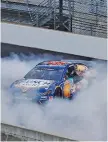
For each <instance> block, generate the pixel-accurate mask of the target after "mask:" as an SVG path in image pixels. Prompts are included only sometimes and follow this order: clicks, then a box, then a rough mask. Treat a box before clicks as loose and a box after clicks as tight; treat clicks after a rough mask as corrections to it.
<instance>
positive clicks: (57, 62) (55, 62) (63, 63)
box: [48, 61, 66, 65]
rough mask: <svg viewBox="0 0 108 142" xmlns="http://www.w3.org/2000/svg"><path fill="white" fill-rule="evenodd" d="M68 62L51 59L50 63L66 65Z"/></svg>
mask: <svg viewBox="0 0 108 142" xmlns="http://www.w3.org/2000/svg"><path fill="white" fill-rule="evenodd" d="M65 64H66V62H61V61H49V62H48V65H65Z"/></svg>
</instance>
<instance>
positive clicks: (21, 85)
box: [10, 60, 92, 104]
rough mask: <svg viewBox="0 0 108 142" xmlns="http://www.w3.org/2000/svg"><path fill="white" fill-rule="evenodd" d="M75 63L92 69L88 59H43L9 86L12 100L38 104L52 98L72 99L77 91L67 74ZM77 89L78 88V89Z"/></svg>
mask: <svg viewBox="0 0 108 142" xmlns="http://www.w3.org/2000/svg"><path fill="white" fill-rule="evenodd" d="M75 65H82V66H85V67H86V68H87V69H89V70H92V67H91V66H90V65H89V61H88V62H87V61H85V62H84V61H82V62H81V61H79V62H78V61H74V60H71V61H68V60H61V61H44V62H41V63H39V64H37V65H36V66H35V67H34V68H33V69H32V70H30V71H29V72H28V73H27V74H26V75H25V76H24V78H22V79H20V80H16V81H15V82H14V83H12V84H11V86H10V92H11V95H12V98H13V100H29V101H33V102H36V103H39V104H43V103H46V102H48V101H52V100H53V99H54V98H63V99H64V98H66V99H69V100H72V99H73V98H74V96H75V94H76V92H77V87H75V83H74V81H73V78H71V79H70V78H69V76H68V75H67V74H68V72H69V70H70V68H72V67H73V66H75ZM78 91H79V90H78Z"/></svg>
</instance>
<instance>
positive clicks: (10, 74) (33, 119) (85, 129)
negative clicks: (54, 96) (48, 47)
mask: <svg viewBox="0 0 108 142" xmlns="http://www.w3.org/2000/svg"><path fill="white" fill-rule="evenodd" d="M1 51H2V53H1V54H2V57H8V55H9V53H10V52H11V51H13V52H15V53H16V54H17V55H18V54H19V53H20V52H22V53H24V54H25V55H27V56H24V55H21V56H20V59H21V60H20V59H19V56H17V55H16V54H13V55H12V56H11V57H8V58H2V90H1V92H2V122H4V123H8V124H12V125H19V124H20V125H21V124H22V125H24V126H25V127H26V128H29V129H34V130H40V131H43V132H46V133H52V134H53V133H54V134H57V135H58V134H59V135H61V136H66V137H68V138H71V139H77V140H106V136H107V135H106V118H107V117H106V114H107V113H106V112H107V110H106V100H107V99H106V88H107V86H106V84H107V83H106V79H105V78H106V69H105V68H106V61H101V64H99V65H98V66H97V67H96V68H98V69H99V72H101V73H102V75H100V74H99V76H98V80H96V81H95V82H94V84H93V86H92V87H91V88H89V89H88V90H87V91H85V92H84V93H83V94H80V95H79V96H78V97H77V99H76V100H75V101H74V102H71V103H69V102H67V101H64V100H56V101H54V102H52V103H49V105H48V106H47V107H45V108H44V109H41V108H40V107H39V106H37V105H33V104H31V103H28V104H24V103H21V104H20V105H19V106H16V107H13V108H10V107H9V106H8V105H7V100H8V98H7V94H8V92H7V88H8V87H9V84H11V83H12V82H13V81H14V80H16V79H19V78H21V77H22V76H23V75H24V74H25V73H26V72H28V71H29V70H30V69H31V68H32V67H33V66H34V65H35V64H36V63H37V62H40V61H42V60H47V59H55V57H56V59H66V58H67V59H80V58H81V57H78V56H75V55H65V54H62V53H54V52H51V51H49V52H47V51H42V50H41V51H40V50H33V49H30V48H27V49H26V50H25V49H24V48H23V47H19V46H14V45H7V44H3V43H2V50H1ZM28 52H32V53H34V54H35V55H33V54H32V55H30V54H28ZM39 53H41V54H39ZM81 59H87V60H91V59H90V58H85V57H82V58H81ZM103 75H104V76H103ZM99 78H101V80H100V79H99ZM100 82H101V83H100Z"/></svg>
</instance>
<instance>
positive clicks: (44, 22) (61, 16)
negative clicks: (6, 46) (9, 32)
mask: <svg viewBox="0 0 108 142" xmlns="http://www.w3.org/2000/svg"><path fill="white" fill-rule="evenodd" d="M1 20H2V21H6V22H11V23H17V24H24V25H30V26H36V27H43V28H48V29H54V30H61V31H67V32H72V33H76V34H82V35H91V36H96V37H103V38H106V37H107V0H2V1H1Z"/></svg>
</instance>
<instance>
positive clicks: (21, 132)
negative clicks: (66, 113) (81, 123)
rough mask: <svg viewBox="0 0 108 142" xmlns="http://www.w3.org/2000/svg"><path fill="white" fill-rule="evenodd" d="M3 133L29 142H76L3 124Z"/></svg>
mask: <svg viewBox="0 0 108 142" xmlns="http://www.w3.org/2000/svg"><path fill="white" fill-rule="evenodd" d="M1 133H2V134H5V135H10V136H14V137H17V138H19V139H21V140H27V141H28V140H29V141H34V140H37V141H75V140H72V139H68V138H63V137H60V136H55V135H53V134H46V133H43V132H38V131H34V130H29V129H26V128H23V127H19V126H14V125H9V124H4V123H1Z"/></svg>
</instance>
